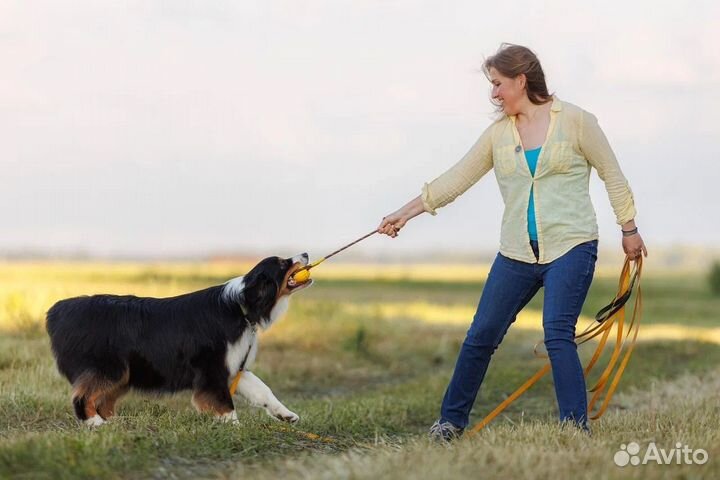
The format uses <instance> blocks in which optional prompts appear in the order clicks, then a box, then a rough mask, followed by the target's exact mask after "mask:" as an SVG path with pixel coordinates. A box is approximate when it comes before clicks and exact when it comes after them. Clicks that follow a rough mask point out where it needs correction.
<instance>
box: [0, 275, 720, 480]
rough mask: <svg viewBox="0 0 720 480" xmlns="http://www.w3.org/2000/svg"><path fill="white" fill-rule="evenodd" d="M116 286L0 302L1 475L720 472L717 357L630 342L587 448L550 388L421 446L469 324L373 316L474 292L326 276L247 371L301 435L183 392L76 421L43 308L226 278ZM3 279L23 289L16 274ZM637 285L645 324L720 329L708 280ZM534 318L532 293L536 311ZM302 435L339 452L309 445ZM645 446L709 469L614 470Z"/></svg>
mask: <svg viewBox="0 0 720 480" xmlns="http://www.w3.org/2000/svg"><path fill="white" fill-rule="evenodd" d="M0 270H1V269H0ZM138 272H139V273H138ZM153 272H155V273H153ZM168 272H169V273H168ZM35 273H36V271H33V272H31V274H32V275H35ZM116 273H117V277H114V272H113V271H110V272H108V271H106V270H103V271H97V272H96V271H93V269H92V268H86V269H85V270H83V272H82V276H83V283H82V284H78V285H70V286H68V285H66V284H64V283H63V284H62V287H60V286H57V282H59V280H58V276H56V275H55V276H54V275H50V274H47V276H46V278H45V280H44V281H43V283H42V286H40V285H38V286H37V287H36V288H47V289H49V290H48V291H50V292H56V291H57V292H58V293H43V292H40V293H38V294H37V297H33V295H35V291H34V290H32V289H31V287H27V288H26V289H25V290H23V292H25V293H23V294H22V295H19V294H18V293H17V291H11V293H10V294H7V295H6V296H5V297H3V296H2V295H1V294H0V306H3V305H4V311H5V317H4V320H3V322H4V323H3V322H0V325H4V326H5V329H4V330H0V478H33V479H34V478H49V479H50V478H52V479H64V478H73V479H74V478H153V477H156V478H166V477H175V478H226V477H233V478H234V477H240V476H248V475H249V476H251V477H253V478H255V477H257V478H270V477H272V478H277V477H278V476H282V477H283V478H370V477H372V478H378V477H380V478H400V477H401V478H437V477H438V476H441V477H442V476H444V477H456V478H458V477H462V476H467V477H477V476H485V475H486V476H490V477H497V476H501V475H508V476H511V477H523V478H546V477H547V476H549V475H551V474H553V475H562V474H565V475H566V476H568V477H571V476H572V477H576V476H579V477H583V478H585V477H586V478H597V477H605V478H625V477H634V476H637V477H642V478H661V477H681V476H684V477H698V478H699V477H706V478H712V477H717V476H718V475H720V467H719V466H718V460H717V458H718V455H720V436H719V435H718V433H717V432H718V429H717V425H718V424H720V411H719V410H718V408H717V392H718V391H720V379H719V378H718V377H720V373H718V370H717V365H718V364H720V345H718V344H716V343H712V342H701V341H688V340H683V341H675V340H666V341H661V342H660V341H657V342H656V341H646V342H640V343H639V344H638V346H637V347H636V351H635V353H634V356H633V358H632V360H631V361H630V364H629V367H628V369H627V370H626V373H625V376H624V377H623V380H622V382H621V384H620V388H619V393H618V394H617V395H616V397H615V398H614V399H613V401H612V403H611V406H610V409H609V411H608V413H606V416H605V417H603V419H602V420H601V421H599V422H594V423H593V430H594V435H593V437H591V438H584V437H580V436H577V435H576V434H575V433H574V432H569V431H565V430H560V429H559V428H558V427H557V425H556V419H555V416H556V404H555V397H554V390H553V386H552V381H551V378H550V376H547V377H546V378H544V379H543V380H542V381H540V382H539V383H538V384H537V385H536V386H534V387H533V389H532V390H530V391H529V392H528V393H526V394H525V395H524V396H523V397H521V398H520V399H519V400H518V401H517V402H515V403H513V404H512V406H511V407H510V408H509V409H508V410H507V411H506V412H505V413H504V414H503V415H501V416H500V417H499V418H498V419H496V420H495V421H494V422H493V423H492V424H491V425H490V426H489V427H488V428H486V429H485V430H484V431H483V432H481V434H480V435H478V437H476V438H475V439H473V440H470V441H466V442H460V443H458V444H457V445H454V446H452V447H450V448H446V447H442V446H436V445H432V444H429V443H427V442H426V441H425V440H424V434H425V432H426V430H427V427H428V426H429V425H430V423H432V421H434V419H435V417H436V416H437V412H438V409H439V404H440V400H441V398H442V395H443V392H444V389H445V387H446V385H447V381H448V379H449V377H450V375H451V373H452V368H453V366H454V362H455V358H456V355H457V352H458V349H459V346H460V344H461V342H462V340H463V337H464V333H465V330H466V328H467V325H463V324H462V319H458V320H459V321H457V322H455V321H453V322H451V323H428V322H425V321H422V320H421V319H418V318H414V317H413V315H411V314H402V313H400V314H397V315H395V314H393V315H390V316H388V315H387V314H386V313H384V310H383V307H382V306H383V305H388V304H391V305H394V304H397V305H401V306H402V305H412V304H416V303H417V302H423V303H422V304H421V305H426V304H427V305H430V306H431V307H432V308H433V309H438V310H442V309H443V308H447V309H452V308H454V307H459V308H465V309H472V308H474V306H475V304H476V303H477V300H478V298H479V296H480V292H481V290H482V282H479V281H473V280H467V279H465V280H462V281H453V280H452V279H450V280H448V279H445V280H443V281H428V280H421V279H414V278H406V279H383V278H378V279H373V278H350V277H347V278H343V277H342V276H339V277H335V278H328V279H326V280H324V279H322V277H321V276H320V275H318V276H317V278H318V280H319V281H318V283H317V285H315V286H314V287H313V288H312V289H309V290H307V291H305V292H303V293H302V294H300V295H298V297H297V298H295V299H294V300H293V304H292V306H291V310H290V313H289V314H288V316H287V317H286V318H285V319H283V320H282V321H281V322H280V323H279V324H277V325H276V326H274V327H273V328H272V329H271V330H270V331H269V332H267V333H266V334H263V338H262V340H261V346H260V353H259V355H258V359H257V362H256V366H255V368H254V372H255V373H256V374H257V375H258V376H259V377H260V378H262V379H263V380H264V381H265V382H266V383H267V384H268V385H269V386H270V387H271V388H272V389H273V391H274V392H275V394H276V395H277V396H278V398H280V400H281V401H283V403H285V404H286V405H287V406H288V407H289V408H290V409H291V410H293V411H295V412H297V413H298V414H299V415H300V417H301V421H300V423H299V424H298V425H297V427H292V428H289V429H288V428H285V427H284V426H282V425H281V424H279V423H278V422H275V421H274V420H272V419H270V418H269V417H267V416H266V415H265V414H264V413H263V412H260V411H257V410H254V409H251V408H249V407H247V406H246V405H245V404H244V403H243V402H242V400H240V399H239V398H238V399H236V405H237V406H238V413H239V420H240V424H239V425H227V424H220V423H218V422H216V421H214V420H213V419H212V418H210V417H208V416H203V415H198V414H196V413H195V412H194V410H193V409H192V407H191V406H190V396H189V394H188V393H181V394H177V395H173V396H161V397H152V396H141V395H135V394H130V395H128V396H127V397H125V398H124V399H123V400H122V401H121V402H120V404H119V412H118V416H117V417H115V418H114V419H113V420H112V421H111V422H109V423H108V424H106V425H104V426H103V427H101V428H99V429H96V430H89V429H87V428H85V427H84V426H82V425H79V424H78V422H77V421H76V420H75V419H74V416H73V414H72V408H71V405H70V402H69V394H70V388H69V385H68V384H67V382H66V381H65V380H64V379H63V378H61V377H60V375H59V374H58V373H57V371H56V370H55V366H54V363H53V360H52V356H51V354H50V349H49V345H48V341H47V338H46V336H45V333H44V330H43V328H42V316H41V315H38V313H37V312H38V311H43V310H44V309H46V308H47V307H49V305H50V304H51V303H52V301H54V299H53V297H54V296H57V297H58V298H59V297H60V296H65V295H67V293H72V294H77V293H76V292H77V291H83V290H85V293H94V292H95V290H91V288H93V285H94V283H93V282H97V284H101V285H102V290H101V291H117V292H118V293H127V292H135V293H141V294H144V293H143V292H147V291H158V292H162V294H166V293H165V292H170V291H172V292H175V291H185V290H191V289H194V288H199V287H200V286H202V285H205V284H207V283H216V281H222V280H224V279H226V278H227V277H222V275H220V274H218V273H217V272H215V271H212V270H200V269H199V270H198V272H193V270H192V269H191V270H189V271H183V272H181V273H173V270H168V269H162V268H157V269H154V268H150V267H146V268H143V269H140V270H128V271H122V272H116ZM6 275H9V274H7V273H6ZM13 276H14V277H13V278H18V279H20V280H18V282H19V283H18V285H19V284H22V271H14V272H13ZM0 277H3V272H2V271H0ZM41 277H42V275H41ZM61 278H62V282H70V281H71V279H72V276H71V275H70V274H68V273H67V272H66V273H63V275H62V276H61ZM115 279H116V280H117V281H116V282H115ZM26 280H27V279H26ZM206 282H207V283H206ZM615 284H616V280H614V279H612V278H602V277H599V278H597V279H596V281H595V282H594V283H593V287H592V289H591V292H590V295H589V298H588V301H587V303H586V305H585V308H584V310H583V314H584V315H586V316H588V317H592V316H593V315H594V313H595V312H596V311H597V310H598V309H599V308H600V307H601V306H603V305H604V304H605V303H607V302H608V301H609V300H610V298H611V297H612V296H613V295H614V293H615V287H616V285H615ZM33 288H35V287H33ZM56 289H57V290H56ZM643 290H644V295H645V314H644V318H643V325H648V326H650V325H653V324H656V325H657V324H679V325H682V326H695V327H705V328H712V327H718V326H720V313H719V312H720V304H719V303H718V300H717V299H715V298H713V297H712V296H711V295H710V293H709V291H708V290H706V286H705V284H704V279H703V278H701V277H697V278H695V277H686V278H685V277H684V278H683V279H682V280H681V281H678V279H677V278H670V277H648V278H646V279H643ZM66 292H67V293H66ZM31 297H32V298H40V299H48V300H47V302H48V304H47V305H36V301H31V300H30V298H31ZM3 302H5V303H3ZM428 308H430V307H428ZM541 308H542V298H541V295H540V296H539V297H538V298H536V299H534V300H533V301H532V302H531V303H530V305H529V306H528V309H530V310H533V309H534V310H540V309H541ZM467 321H469V319H467ZM640 336H641V338H642V330H641V333H640ZM541 338H542V333H541V332H540V331H533V330H528V329H521V328H517V329H512V328H511V330H510V332H509V333H508V336H507V337H506V339H505V341H504V342H503V344H502V346H501V348H500V349H499V350H498V351H497V353H496V354H495V356H494V358H493V362H492V364H491V367H490V369H489V371H488V375H487V377H486V381H485V382H484V384H483V387H482V389H481V392H480V395H479V396H478V400H477V402H476V404H475V409H474V413H473V417H472V420H473V421H479V420H480V419H481V418H482V417H483V416H484V414H486V413H487V412H489V411H490V410H491V409H492V408H494V407H495V406H496V405H497V404H498V403H499V402H501V401H502V400H503V399H504V398H505V397H506V396H507V395H509V394H510V393H511V392H512V391H514V390H515V388H517V386H519V385H520V384H521V383H522V382H523V381H524V380H525V379H526V378H527V377H529V376H530V375H531V374H532V373H534V372H535V371H536V370H537V369H538V368H540V367H541V366H542V364H543V362H542V361H541V360H539V359H535V358H534V357H533V354H532V346H533V344H534V343H535V341H537V340H539V339H541ZM591 350H592V346H591V345H588V346H586V347H583V348H581V357H582V358H583V360H584V361H587V359H588V357H589V355H590V354H591ZM596 375H597V374H596ZM596 375H595V376H594V377H593V378H596ZM305 431H306V432H313V433H316V434H319V435H322V436H325V437H329V438H331V439H332V441H322V440H313V439H310V438H307V437H306V436H305V435H304V434H303V433H302V432H305ZM651 439H654V440H655V441H658V442H665V443H664V445H665V446H666V447H672V446H674V442H675V441H683V442H684V443H687V444H690V445H694V446H695V447H696V448H705V449H706V450H708V452H709V454H710V462H708V464H706V465H703V466H699V465H695V466H689V467H688V466H675V465H669V466H645V467H635V470H627V469H620V468H618V467H616V466H615V465H614V464H613V462H612V455H613V454H614V452H615V451H617V450H618V449H619V445H620V444H621V443H627V442H629V441H633V440H634V441H638V442H648V441H650V440H651Z"/></svg>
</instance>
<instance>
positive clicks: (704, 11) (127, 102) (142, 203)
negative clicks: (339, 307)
mask: <svg viewBox="0 0 720 480" xmlns="http://www.w3.org/2000/svg"><path fill="white" fill-rule="evenodd" d="M583 3H589V2H576V1H543V2H538V1H536V0H533V1H524V0H518V1H515V2H504V3H503V2H500V3H497V2H478V1H476V0H475V1H443V2H440V1H436V2H429V1H370V0H363V1H359V0H358V1H343V0H335V1H272V0H264V1H249V0H243V1H222V0H216V1H212V2H207V1H188V0H168V1H155V0H142V1H96V0H92V1H75V0H66V1H63V2H57V1H33V2H27V1H10V0H0V72H1V73H0V219H2V220H1V221H2V223H1V224H0V225H1V226H0V233H1V234H0V253H1V252H3V251H5V252H7V251H21V250H25V251H27V250H34V251H45V252H50V253H62V252H72V251H83V252H87V253H91V254H98V255H116V254H118V255H132V254H137V255H184V254H188V255H192V254H200V255H202V254H208V253H210V252H222V251H225V252H240V251H253V252H258V253H260V254H265V253H267V254H268V255H272V254H280V255H290V254H292V253H295V252H297V251H300V250H303V251H308V252H310V253H311V256H319V255H324V254H326V253H328V252H329V251H331V250H334V249H335V248H338V247H340V246H342V245H344V244H345V243H347V242H349V241H351V240H354V239H355V238H357V237H359V236H361V235H363V234H365V233H367V232H369V231H371V230H372V229H374V228H375V227H376V226H377V224H378V223H379V222H380V220H381V218H382V217H383V216H384V215H386V214H388V213H390V212H392V211H394V210H395V209H396V208H399V207H400V206H402V205H403V204H404V203H405V202H407V201H408V200H410V199H412V198H414V197H415V196H416V195H418V194H419V192H420V189H421V187H422V185H423V183H424V182H427V181H430V180H432V179H433V178H435V177H437V176H438V175H440V174H441V173H443V172H444V171H445V170H446V169H447V168H449V167H450V166H452V165H453V164H454V163H455V162H457V161H458V160H459V159H460V158H461V157H462V156H463V155H464V154H465V152H466V151H467V150H468V149H469V148H470V146H471V145H472V144H473V143H474V142H475V140H476V139H477V137H478V136H479V135H480V134H481V133H482V131H483V130H484V129H485V128H486V127H487V126H488V125H489V124H490V123H491V121H492V119H493V114H492V111H493V109H492V106H491V104H490V102H489V93H490V85H489V83H488V81H487V79H486V78H485V76H484V75H483V74H482V73H481V70H480V67H481V65H482V62H483V59H484V58H485V57H487V56H489V55H492V54H493V53H494V52H495V51H496V49H497V48H498V46H499V45H500V43H501V42H511V43H517V44H522V45H526V46H529V47H530V48H532V49H533V50H534V51H535V52H536V53H537V54H538V56H539V58H540V60H541V62H542V64H543V67H544V70H545V73H546V78H547V80H548V86H549V89H550V91H551V92H555V93H556V94H557V96H558V97H559V98H561V99H563V100H565V101H569V102H571V103H574V104H576V105H579V106H581V107H582V108H584V109H585V110H588V111H590V112H592V113H594V114H595V115H596V116H597V117H598V118H599V121H600V125H601V127H602V128H603V130H604V131H605V133H606V135H607V136H608V138H609V140H610V142H611V145H612V146H613V149H614V150H615V153H616V155H617V157H618V159H619V162H620V165H621V167H622V170H623V172H624V173H625V175H626V177H627V178H628V181H629V183H630V185H631V188H632V189H633V192H634V195H635V201H636V206H637V210H638V216H637V218H636V221H637V224H638V226H639V228H640V231H641V233H642V234H643V237H644V239H645V242H646V244H647V245H648V248H649V249H652V248H653V247H654V246H657V247H660V246H663V247H668V246H672V245H676V244H690V245H705V246H712V245H717V244H720V222H718V220H717V218H718V217H719V216H718V214H717V209H718V203H719V202H718V201H717V192H716V191H715V188H717V185H718V180H720V90H719V89H718V86H720V48H718V45H720V29H718V28H717V26H718V24H720V6H718V5H720V4H718V2H715V1H694V2H692V3H687V4H685V3H683V2H657V1H653V2H650V1H636V2H627V1H624V2H619V1H606V2H592V4H590V5H583ZM591 195H592V199H593V203H594V205H595V209H596V211H597V215H598V223H599V228H600V242H601V246H602V245H603V244H604V245H605V246H606V247H608V246H610V247H612V246H613V245H614V244H617V248H618V249H620V237H619V234H618V232H617V229H618V228H619V227H618V226H617V225H616V224H615V218H614V216H613V213H612V209H611V207H610V204H609V201H608V199H607V194H606V193H605V190H604V187H603V184H602V182H601V181H600V180H599V178H598V177H597V175H596V174H595V173H593V178H592V179H591ZM502 211H503V204H502V199H501V197H500V193H499V190H498V187H497V183H496V181H495V178H494V176H493V174H492V172H491V173H489V174H488V175H487V176H485V177H483V178H482V179H481V180H480V182H478V183H477V184H476V185H475V186H474V187H472V188H471V189H470V190H469V191H468V192H466V193H465V194H464V195H463V196H461V197H460V198H458V199H457V200H456V201H455V202H454V203H452V204H451V205H449V206H447V207H445V208H443V209H441V210H439V213H438V215H437V216H435V217H432V216H430V215H422V216H420V217H418V218H416V219H415V220H413V221H412V222H410V223H409V224H408V225H407V226H406V227H405V229H404V230H403V232H402V234H401V235H400V236H399V237H398V238H397V239H394V240H391V239H389V238H387V237H384V238H380V237H373V238H371V239H369V240H367V241H365V242H363V244H361V245H359V246H358V247H356V248H357V249H358V250H359V251H365V252H388V253H393V252H395V253H408V252H420V251H432V250H439V251H449V252H453V251H458V252H460V251H475V250H478V251H480V250H490V251H492V250H493V249H497V248H498V245H499V229H500V221H501V218H502Z"/></svg>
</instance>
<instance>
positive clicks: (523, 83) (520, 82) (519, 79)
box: [517, 73, 527, 90]
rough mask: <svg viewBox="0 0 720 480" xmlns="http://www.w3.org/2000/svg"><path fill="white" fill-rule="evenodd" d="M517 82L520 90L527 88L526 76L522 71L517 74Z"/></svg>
mask: <svg viewBox="0 0 720 480" xmlns="http://www.w3.org/2000/svg"><path fill="white" fill-rule="evenodd" d="M517 82H518V86H519V87H520V90H525V89H527V76H526V75H525V74H524V73H521V74H519V75H518V76H517Z"/></svg>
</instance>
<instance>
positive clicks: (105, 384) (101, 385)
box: [72, 361, 129, 427]
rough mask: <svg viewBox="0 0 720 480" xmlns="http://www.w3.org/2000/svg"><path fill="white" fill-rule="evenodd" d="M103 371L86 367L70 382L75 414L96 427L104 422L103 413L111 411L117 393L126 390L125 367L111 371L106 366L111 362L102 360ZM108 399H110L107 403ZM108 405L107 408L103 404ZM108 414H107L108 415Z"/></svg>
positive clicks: (127, 376)
mask: <svg viewBox="0 0 720 480" xmlns="http://www.w3.org/2000/svg"><path fill="white" fill-rule="evenodd" d="M102 365H103V371H102V372H100V371H98V369H97V368H88V369H85V370H84V371H83V372H82V373H80V374H79V375H78V376H77V377H75V379H74V380H73V382H72V385H73V392H72V403H73V407H74V408H75V415H76V416H77V417H78V419H80V420H81V421H83V422H85V424H86V425H88V426H91V427H97V426H100V425H102V424H103V423H105V419H106V418H107V417H106V416H105V415H103V412H104V413H105V414H108V413H109V412H112V409H113V407H114V403H115V400H117V397H118V396H119V394H122V393H124V392H125V390H127V382H128V378H129V375H128V374H129V372H128V370H127V368H123V369H122V370H120V369H116V370H117V371H112V370H110V369H109V368H108V367H110V366H112V362H109V361H108V362H104V363H102ZM108 400H111V401H110V402H109V403H108ZM104 404H105V405H106V406H109V407H110V408H109V409H107V408H105V407H104V406H103V405H104ZM108 416H109V415H108Z"/></svg>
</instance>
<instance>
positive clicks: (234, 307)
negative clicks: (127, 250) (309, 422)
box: [46, 253, 313, 427]
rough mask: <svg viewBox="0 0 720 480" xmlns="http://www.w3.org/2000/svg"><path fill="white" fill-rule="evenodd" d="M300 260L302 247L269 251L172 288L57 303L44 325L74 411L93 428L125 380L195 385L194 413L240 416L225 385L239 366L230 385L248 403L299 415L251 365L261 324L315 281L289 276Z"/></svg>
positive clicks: (132, 385)
mask: <svg viewBox="0 0 720 480" xmlns="http://www.w3.org/2000/svg"><path fill="white" fill-rule="evenodd" d="M307 265H308V255H307V253H303V254H301V255H297V256H295V257H292V258H288V259H283V258H280V257H269V258H266V259H264V260H262V261H261V262H260V263H258V264H257V265H256V266H255V267H253V268H252V270H250V272H248V273H247V275H245V276H242V277H237V278H233V279H231V280H229V281H228V282H226V283H224V284H222V285H217V286H213V287H209V288H206V289H204V290H199V291H197V292H192V293H187V294H184V295H180V296H177V297H171V298H149V297H146V298H141V297H136V296H131V295H128V296H117V295H93V296H83V297H76V298H70V299H66V300H61V301H59V302H57V303H56V304H55V305H53V306H52V307H51V308H50V310H49V311H48V313H47V323H46V327H47V332H48V335H49V336H50V343H51V346H52V352H53V355H54V357H55V361H56V363H57V367H58V370H59V371H60V373H61V374H62V375H63V376H65V377H66V378H67V379H68V381H69V382H70V384H71V385H72V405H73V408H74V411H75V415H76V416H77V418H78V419H79V420H80V421H83V422H85V423H86V424H87V425H89V426H92V427H95V426H99V425H102V424H103V423H105V421H107V420H108V419H109V418H110V417H112V416H113V415H114V413H115V404H116V402H117V400H118V399H119V398H120V397H121V396H122V395H124V394H125V393H127V391H128V390H130V389H134V390H139V391H145V392H156V393H165V392H167V393H172V392H178V391H182V390H192V392H193V393H192V404H193V406H194V407H195V408H196V409H197V410H198V411H199V412H211V413H212V414H213V415H214V416H215V417H216V418H218V419H220V420H223V421H230V422H234V423H237V413H236V412H235V407H234V404H233V399H232V396H231V394H230V391H229V388H228V384H229V381H230V379H231V378H233V377H234V376H235V375H236V374H237V373H238V372H242V376H241V377H240V381H239V384H238V388H237V391H238V392H239V393H240V394H241V395H242V396H244V397H245V398H246V399H247V400H248V401H249V402H250V404H251V405H254V406H259V407H262V408H264V409H265V410H266V411H267V413H268V414H269V415H270V416H272V417H274V418H277V419H279V420H282V421H285V422H290V423H295V422H297V421H298V420H299V417H298V415H296V414H295V413H293V412H291V411H290V410H288V408H287V407H285V405H283V404H282V403H281V402H280V401H279V400H278V399H277V398H275V395H274V394H273V393H272V391H271V390H270V388H268V387H267V386H266V385H265V384H264V383H263V382H262V380H260V379H259V378H258V377H257V376H255V375H254V374H253V373H252V372H251V371H250V370H249V368H250V367H251V366H252V364H253V361H254V360H255V355H256V353H257V348H258V342H257V340H258V339H257V336H258V329H263V330H265V329H267V328H269V327H270V326H271V325H272V324H273V323H275V322H276V321H277V320H278V319H279V318H280V317H282V316H283V314H284V313H285V312H286V311H287V308H288V304H289V301H290V295H292V294H293V293H296V292H298V291H300V290H303V289H305V288H307V287H309V286H310V285H312V283H313V281H312V280H311V279H308V280H307V281H305V282H303V283H298V282H296V281H295V280H294V279H293V278H292V276H293V275H294V274H295V273H296V272H298V271H299V270H301V269H302V268H303V267H305V266H307Z"/></svg>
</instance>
